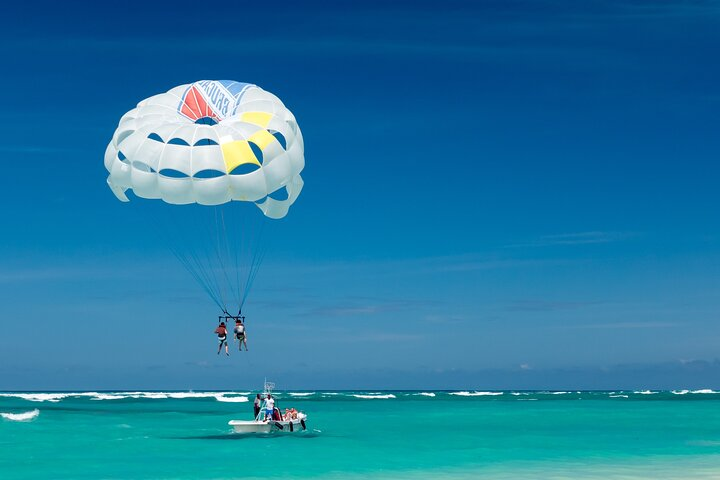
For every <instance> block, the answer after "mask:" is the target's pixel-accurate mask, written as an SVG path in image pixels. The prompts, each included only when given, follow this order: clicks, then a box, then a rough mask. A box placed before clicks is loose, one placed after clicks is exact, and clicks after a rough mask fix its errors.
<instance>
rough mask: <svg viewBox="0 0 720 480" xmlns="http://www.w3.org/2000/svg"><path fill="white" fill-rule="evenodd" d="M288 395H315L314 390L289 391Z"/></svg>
mask: <svg viewBox="0 0 720 480" xmlns="http://www.w3.org/2000/svg"><path fill="white" fill-rule="evenodd" d="M288 395H290V396H291V397H309V396H311V395H315V392H289V393H288Z"/></svg>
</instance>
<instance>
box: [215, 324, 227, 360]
mask: <svg viewBox="0 0 720 480" xmlns="http://www.w3.org/2000/svg"><path fill="white" fill-rule="evenodd" d="M215 333H217V336H218V342H220V344H219V345H218V352H217V353H218V355H220V350H222V346H223V343H224V344H225V355H227V356H228V357H229V356H230V352H229V351H228V344H227V328H225V322H220V326H219V327H217V328H216V329H215Z"/></svg>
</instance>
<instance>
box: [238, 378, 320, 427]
mask: <svg viewBox="0 0 720 480" xmlns="http://www.w3.org/2000/svg"><path fill="white" fill-rule="evenodd" d="M274 388H275V384H274V383H272V382H268V381H266V382H265V388H264V389H263V403H262V405H261V408H260V413H258V415H257V417H255V419H254V420H230V421H229V422H228V425H230V426H231V427H233V430H234V431H235V433H273V432H283V433H294V432H302V431H304V430H305V429H306V428H307V427H306V423H305V422H306V421H307V415H306V414H305V413H303V412H298V411H297V410H295V409H292V411H290V412H288V413H287V414H286V415H284V416H283V415H282V414H281V413H280V410H279V409H277V408H275V409H274V410H275V412H274V413H275V418H274V419H270V418H268V419H267V420H266V415H265V412H266V410H267V397H268V395H271V394H272V391H273V389H274Z"/></svg>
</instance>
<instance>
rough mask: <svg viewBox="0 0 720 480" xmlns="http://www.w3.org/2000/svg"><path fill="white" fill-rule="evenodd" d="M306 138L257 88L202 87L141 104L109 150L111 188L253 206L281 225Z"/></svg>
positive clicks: (298, 185) (221, 83) (121, 193)
mask: <svg viewBox="0 0 720 480" xmlns="http://www.w3.org/2000/svg"><path fill="white" fill-rule="evenodd" d="M304 166H305V157H304V148H303V138H302V133H301V132H300V128H299V127H298V124H297V122H296V121H295V117H294V116H293V114H292V113H291V112H290V110H288V109H287V108H286V107H285V105H283V103H282V102H281V101H280V99H279V98H277V97H276V96H275V95H273V94H272V93H269V92H266V91H265V90H263V89H261V88H260V87H258V86H256V85H252V84H249V83H241V82H235V81H229V80H202V81H199V82H195V83H192V84H189V85H181V86H179V87H175V88H173V89H171V90H170V91H168V92H167V93H161V94H159V95H155V96H153V97H150V98H147V99H145V100H143V101H142V102H140V103H139V104H138V105H137V107H136V108H134V109H132V110H130V111H129V112H127V113H126V114H125V115H124V116H123V117H122V118H121V119H120V123H119V125H118V128H117V130H116V131H115V134H114V135H113V138H112V141H111V142H110V144H109V145H108V147H107V150H106V151H105V168H106V169H107V170H108V172H109V173H110V175H109V176H108V179H107V182H108V185H110V188H111V189H112V191H113V193H115V195H116V196H117V197H118V198H119V199H120V200H122V201H128V197H127V195H126V193H125V192H126V191H127V190H128V189H132V191H133V193H134V194H135V195H136V196H138V197H142V198H148V199H160V200H163V201H165V202H167V203H171V204H188V203H198V204H201V205H220V204H224V203H227V202H230V201H232V200H238V201H247V202H254V203H255V204H256V205H257V206H258V207H259V208H260V209H261V210H262V211H263V213H264V214H265V215H266V216H268V217H270V218H282V217H284V216H285V215H287V212H288V209H289V208H290V206H291V205H292V204H293V203H294V202H295V200H296V199H297V197H298V195H299V194H300V191H301V190H302V187H303V180H302V178H301V177H300V172H301V171H302V169H303V167H304Z"/></svg>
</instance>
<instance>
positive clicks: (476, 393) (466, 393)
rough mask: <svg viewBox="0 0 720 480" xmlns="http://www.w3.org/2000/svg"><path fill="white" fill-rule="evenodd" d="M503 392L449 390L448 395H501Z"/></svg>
mask: <svg viewBox="0 0 720 480" xmlns="http://www.w3.org/2000/svg"><path fill="white" fill-rule="evenodd" d="M503 393H504V392H450V395H457V396H458V397H485V396H497V395H502V394H503Z"/></svg>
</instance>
